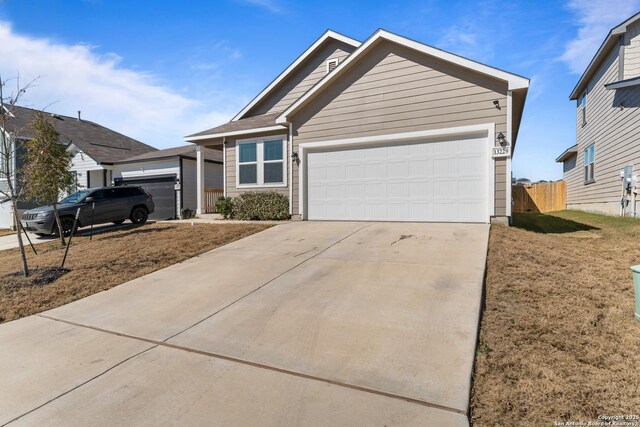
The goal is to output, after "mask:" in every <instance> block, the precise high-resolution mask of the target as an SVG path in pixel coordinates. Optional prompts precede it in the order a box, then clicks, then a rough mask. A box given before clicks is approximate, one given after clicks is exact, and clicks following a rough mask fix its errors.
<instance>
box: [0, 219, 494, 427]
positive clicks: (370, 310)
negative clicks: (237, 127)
mask: <svg viewBox="0 0 640 427" xmlns="http://www.w3.org/2000/svg"><path fill="white" fill-rule="evenodd" d="M487 241H488V226H486V225H459V224H458V225H454V224H399V223H346V222H336V223H319V222H294V223H287V224H283V225H279V226H277V227H273V228H270V229H268V230H265V231H263V232H261V233H258V234H255V235H253V236H250V237H248V238H245V239H242V240H240V241H237V242H234V243H232V244H230V245H227V246H224V247H221V248H218V249H216V250H214V251H211V252H209V253H206V254H203V255H201V256H198V257H195V258H192V259H190V260H188V261H186V262H183V263H180V264H177V265H174V266H172V267H169V268H167V269H164V270H160V271H157V272H155V273H152V274H150V275H148V276H144V277H141V278H139V279H136V280H134V281H131V282H129V283H126V284H123V285H121V286H118V287H116V288H113V289H111V290H109V291H106V292H102V293H100V294H96V295H94V296H91V297H89V298H85V299H83V300H80V301H77V302H75V303H72V304H69V305H66V306H63V307H60V308H58V309H54V310H51V311H49V312H46V313H43V314H42V315H38V316H31V317H29V318H25V319H21V320H18V321H14V322H10V323H7V324H4V325H0V342H2V343H3V345H2V346H0V369H1V370H2V372H3V375H2V376H0V394H1V395H0V424H5V423H8V422H11V425H42V424H47V425H78V426H80V425H114V424H115V425H131V424H135V425H138V424H146V425H194V424H196V425H198V424H199V425H221V424H222V425H256V424H259V425H274V426H276V425H278V426H279V425H372V424H373V425H447V426H466V425H468V420H467V417H466V412H467V409H468V399H469V391H470V378H471V370H472V366H473V358H474V351H475V342H476V336H477V328H478V316H479V310H480V301H481V294H482V280H483V274H484V264H485V256H486V249H487Z"/></svg>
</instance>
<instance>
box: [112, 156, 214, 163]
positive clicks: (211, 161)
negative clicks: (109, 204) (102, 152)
mask: <svg viewBox="0 0 640 427" xmlns="http://www.w3.org/2000/svg"><path fill="white" fill-rule="evenodd" d="M180 158H182V159H187V160H196V158H195V157H192V156H189V155H185V154H174V155H173V156H162V157H154V158H152V159H138V160H135V159H134V160H120V161H118V162H113V165H130V164H134V163H149V162H157V161H163V160H174V159H175V160H177V159H180ZM204 161H205V162H206V163H217V164H222V161H218V160H210V159H204Z"/></svg>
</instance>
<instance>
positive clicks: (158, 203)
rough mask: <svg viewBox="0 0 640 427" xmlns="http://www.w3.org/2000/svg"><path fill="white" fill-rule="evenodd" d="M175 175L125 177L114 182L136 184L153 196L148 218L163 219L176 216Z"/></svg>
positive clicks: (117, 183)
mask: <svg viewBox="0 0 640 427" xmlns="http://www.w3.org/2000/svg"><path fill="white" fill-rule="evenodd" d="M175 181H176V178H175V176H168V177H158V178H140V179H127V180H124V181H119V182H116V185H138V186H140V187H142V188H144V189H145V190H146V191H147V192H148V193H149V194H151V195H152V196H153V203H154V204H155V210H154V212H153V213H152V214H151V215H149V219H155V220H163V219H173V218H175V217H176V211H177V210H176V190H175V187H174V185H175Z"/></svg>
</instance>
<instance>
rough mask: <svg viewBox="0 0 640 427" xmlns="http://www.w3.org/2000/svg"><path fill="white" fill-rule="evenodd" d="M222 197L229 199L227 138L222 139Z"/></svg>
mask: <svg viewBox="0 0 640 427" xmlns="http://www.w3.org/2000/svg"><path fill="white" fill-rule="evenodd" d="M222 195H223V196H224V197H227V137H226V136H223V137H222Z"/></svg>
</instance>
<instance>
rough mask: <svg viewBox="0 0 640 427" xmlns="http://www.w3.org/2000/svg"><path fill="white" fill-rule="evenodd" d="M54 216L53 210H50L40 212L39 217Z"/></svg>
mask: <svg viewBox="0 0 640 427" xmlns="http://www.w3.org/2000/svg"><path fill="white" fill-rule="evenodd" d="M51 216H53V211H48V212H40V213H39V214H38V218H49V217H51Z"/></svg>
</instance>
